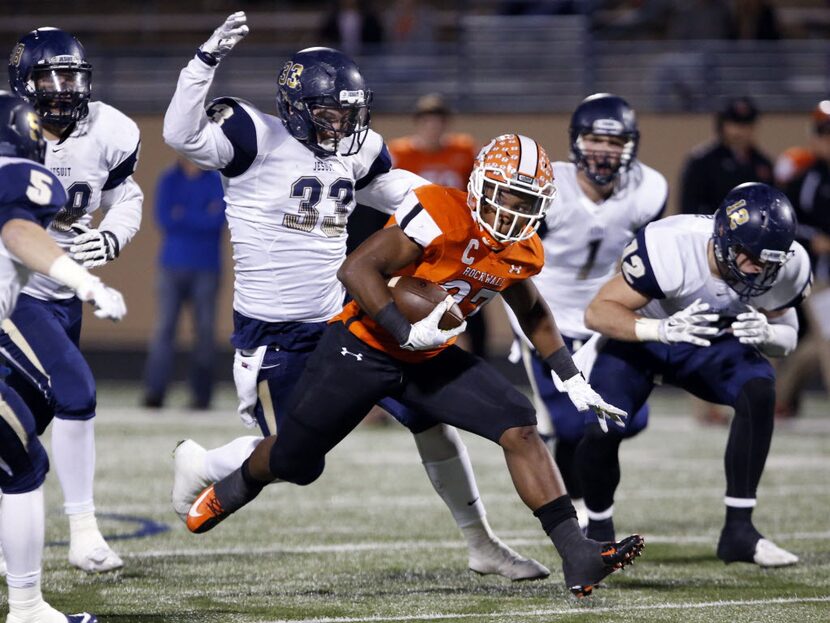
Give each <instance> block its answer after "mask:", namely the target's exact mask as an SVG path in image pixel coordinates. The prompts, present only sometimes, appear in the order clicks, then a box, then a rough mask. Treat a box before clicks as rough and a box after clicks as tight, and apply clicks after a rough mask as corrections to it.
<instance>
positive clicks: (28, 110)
mask: <svg viewBox="0 0 830 623" xmlns="http://www.w3.org/2000/svg"><path fill="white" fill-rule="evenodd" d="M45 150H46V142H45V141H44V139H43V131H42V127H41V124H40V120H39V119H38V116H37V114H36V113H35V111H34V109H33V108H32V106H31V105H29V104H28V103H26V102H25V101H24V100H22V99H20V98H18V97H15V96H12V95H7V94H6V95H0V320H5V319H6V318H8V316H9V314H10V313H11V311H12V309H13V308H14V305H15V302H16V301H17V298H18V296H19V293H20V291H21V289H22V288H23V286H24V285H25V284H26V281H27V280H28V279H29V275H30V273H31V272H32V271H39V272H40V273H43V274H48V275H49V276H50V277H51V278H52V279H55V280H56V281H57V282H59V283H61V284H63V285H64V286H66V287H68V288H70V289H71V290H72V291H73V292H74V293H75V296H77V297H78V298H79V299H80V300H83V301H92V302H93V303H94V304H95V306H96V308H97V311H96V312H95V315H96V316H98V317H99V318H111V319H113V320H119V319H121V318H122V317H123V316H124V314H125V313H126V311H127V309H126V307H125V306H124V299H123V298H122V297H121V294H120V293H119V292H117V291H116V290H113V289H112V288H108V287H106V286H105V285H104V284H103V283H102V282H101V280H100V279H98V278H97V277H95V276H94V275H91V274H90V273H89V272H88V271H87V270H86V269H85V268H84V267H82V266H80V265H79V264H76V263H75V262H73V261H72V260H71V259H70V258H69V257H68V256H67V255H66V254H65V253H64V252H63V251H62V250H61V249H60V247H58V246H57V245H56V244H55V242H54V240H52V238H50V237H49V235H48V234H47V233H46V231H44V229H43V228H44V227H48V225H49V222H50V221H51V220H52V218H54V216H55V214H57V213H58V211H59V210H61V209H63V208H64V206H65V205H66V192H65V191H64V189H63V186H62V185H61V183H60V181H59V180H58V179H57V177H56V176H55V175H54V174H52V173H51V172H50V171H49V170H48V169H46V168H45V167H44V166H43V165H42V163H43V159H44V152H45ZM0 353H2V354H3V355H4V356H7V353H6V351H5V349H3V348H2V347H0ZM0 465H2V469H0V489H2V492H3V496H2V498H0V510H1V511H2V512H0V543H2V545H3V548H4V550H5V552H6V562H7V573H6V584H7V585H8V588H9V598H8V605H9V613H8V615H7V617H6V623H95V622H96V621H97V620H98V619H96V618H95V617H94V616H93V615H91V614H88V613H86V612H84V613H81V614H70V615H66V614H63V613H61V612H58V611H57V610H55V609H54V608H52V606H50V605H49V604H48V603H46V602H45V601H44V599H43V594H42V592H41V588H40V582H41V565H42V560H43V541H44V503H43V482H44V479H45V477H46V472H47V471H48V470H49V459H48V458H47V456H46V451H45V449H44V448H43V446H42V445H41V443H40V440H39V439H38V437H37V434H36V424H35V419H34V417H33V415H32V413H31V411H30V409H29V407H28V406H27V405H26V403H25V402H24V401H23V400H22V399H21V397H20V396H19V395H18V394H17V392H15V391H14V390H13V389H12V388H11V387H9V386H8V385H6V383H5V382H4V381H0Z"/></svg>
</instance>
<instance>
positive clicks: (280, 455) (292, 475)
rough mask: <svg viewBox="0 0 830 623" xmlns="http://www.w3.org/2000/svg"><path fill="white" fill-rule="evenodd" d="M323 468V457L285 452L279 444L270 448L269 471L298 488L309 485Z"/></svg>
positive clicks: (324, 462) (307, 453) (324, 463)
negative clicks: (298, 486)
mask: <svg viewBox="0 0 830 623" xmlns="http://www.w3.org/2000/svg"><path fill="white" fill-rule="evenodd" d="M325 467H326V459H325V456H320V457H317V456H314V455H312V454H311V453H309V452H305V453H303V454H302V455H301V454H300V453H291V452H287V451H286V450H285V449H284V448H281V447H280V445H279V444H274V447H273V448H271V455H270V457H269V469H270V471H271V474H273V475H274V476H275V477H276V478H278V479H279V480H284V481H285V482H290V483H293V484H295V485H300V486H305V485H310V484H311V483H312V482H314V481H315V480H317V479H318V478H319V477H320V475H321V474H322V473H323V470H324V469H325Z"/></svg>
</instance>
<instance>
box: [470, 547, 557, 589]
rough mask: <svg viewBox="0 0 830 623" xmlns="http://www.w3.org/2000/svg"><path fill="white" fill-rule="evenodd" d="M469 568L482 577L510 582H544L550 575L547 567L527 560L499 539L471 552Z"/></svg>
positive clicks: (530, 559) (529, 559)
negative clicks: (492, 575) (493, 577)
mask: <svg viewBox="0 0 830 623" xmlns="http://www.w3.org/2000/svg"><path fill="white" fill-rule="evenodd" d="M469 566H470V569H471V570H472V571H475V572H476V573H478V574H480V575H491V574H496V575H501V576H504V577H505V578H508V579H510V580H513V581H514V582H515V581H519V580H542V579H544V578H546V577H548V576H549V575H550V570H549V569H548V568H547V567H545V565H543V564H541V563H539V562H536V561H535V560H533V559H532V558H525V557H524V556H521V555H519V554H518V553H517V552H515V551H513V550H512V549H510V548H509V547H508V546H507V545H505V544H504V543H502V542H501V541H500V540H499V539H498V538H495V537H494V538H492V539H489V540H488V541H487V542H486V543H485V544H484V545H479V546H478V547H476V548H475V549H471V550H470V558H469Z"/></svg>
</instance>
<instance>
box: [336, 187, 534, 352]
mask: <svg viewBox="0 0 830 623" xmlns="http://www.w3.org/2000/svg"><path fill="white" fill-rule="evenodd" d="M414 192H415V196H416V197H417V199H418V202H419V203H417V204H415V205H414V206H403V207H401V208H400V209H399V210H398V211H397V212H396V213H395V214H394V215H393V216H392V218H391V219H390V222H389V224H390V226H391V225H398V226H399V227H400V228H401V229H403V231H404V233H405V234H406V235H407V236H409V237H410V238H411V239H412V240H414V241H415V242H417V243H418V244H419V245H421V246H422V247H423V249H424V252H423V255H422V256H421V258H420V259H419V260H418V261H417V262H415V263H413V264H410V265H409V266H406V267H404V268H403V269H402V270H400V271H398V272H397V273H395V274H396V275H414V276H416V277H421V278H423V279H426V280H428V281H432V282H435V283H438V284H440V285H441V286H442V287H444V288H445V289H446V290H447V292H448V293H449V294H451V295H452V296H453V297H454V298H455V301H456V303H458V306H459V307H460V308H461V313H462V314H464V316H465V317H467V316H469V315H470V314H472V313H473V312H474V311H476V310H477V309H478V308H479V307H481V306H482V305H484V304H485V303H487V302H488V301H490V300H491V299H493V298H494V297H495V296H496V294H498V293H499V292H501V291H502V290H505V289H506V288H509V287H510V286H511V285H513V284H514V283H516V282H519V281H523V280H525V279H527V278H529V277H532V276H533V275H535V274H537V273H538V272H539V271H540V270H542V265H543V264H544V261H545V254H544V251H543V249H542V241H541V240H540V239H539V236H533V237H532V238H529V239H528V240H524V241H522V242H516V243H513V244H511V245H509V246H507V247H504V248H501V250H500V251H498V252H496V251H493V250H492V249H491V247H490V246H488V244H487V243H486V242H485V239H487V240H488V241H489V238H487V237H486V234H485V233H484V232H483V230H482V229H481V228H480V227H479V226H478V224H477V223H476V221H475V220H474V219H473V215H472V212H471V210H470V208H469V207H468V206H467V193H465V192H463V191H460V190H456V189H453V188H446V187H443V186H437V185H428V186H421V187H420V188H418V189H416V190H415V191H414ZM338 320H339V321H342V322H344V323H345V324H346V326H347V327H348V328H349V331H351V332H352V333H353V334H354V335H355V336H356V337H358V338H359V339H361V340H363V341H364V342H366V343H367V344H368V345H369V346H371V347H372V348H375V349H377V350H381V351H383V352H385V353H387V354H389V355H390V356H392V357H394V358H396V359H400V360H402V361H407V362H412V363H417V362H420V361H425V360H426V359H429V358H430V357H434V356H435V355H437V354H438V353H440V352H441V351H442V350H443V349H444V348H446V347H447V346H448V344H447V345H444V346H442V347H440V348H437V349H435V350H429V351H409V350H404V349H403V348H401V347H400V346H399V345H398V343H397V342H396V341H395V339H394V338H393V337H392V336H391V335H390V334H389V333H388V332H387V331H386V330H385V329H383V328H382V327H381V326H380V325H378V324H377V323H376V322H375V321H374V320H373V319H372V318H371V317H369V316H368V315H367V314H365V313H364V312H363V310H362V309H360V307H359V306H358V304H357V303H356V302H355V301H351V302H350V303H349V304H348V305H346V307H345V308H344V309H343V311H342V312H341V313H340V314H339V315H338V316H336V317H335V318H334V320H333V321H338Z"/></svg>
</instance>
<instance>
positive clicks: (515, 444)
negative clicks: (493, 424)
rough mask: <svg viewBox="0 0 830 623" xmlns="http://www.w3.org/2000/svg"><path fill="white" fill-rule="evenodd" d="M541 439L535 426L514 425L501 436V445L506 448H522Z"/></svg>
mask: <svg viewBox="0 0 830 623" xmlns="http://www.w3.org/2000/svg"><path fill="white" fill-rule="evenodd" d="M539 441H541V438H540V437H539V431H538V430H536V427H535V426H514V427H513V428H508V429H507V430H506V431H504V432H503V433H502V435H501V437H499V445H500V446H501V447H502V448H504V449H505V450H514V451H516V450H521V449H522V448H526V447H528V446H529V445H530V444H535V443H538V442H539Z"/></svg>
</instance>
